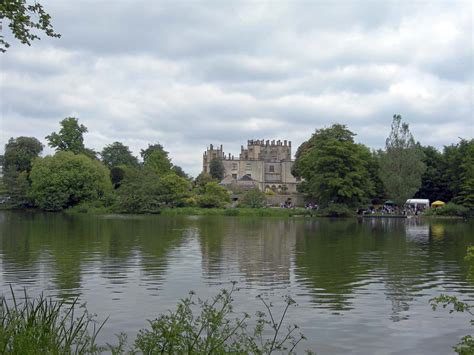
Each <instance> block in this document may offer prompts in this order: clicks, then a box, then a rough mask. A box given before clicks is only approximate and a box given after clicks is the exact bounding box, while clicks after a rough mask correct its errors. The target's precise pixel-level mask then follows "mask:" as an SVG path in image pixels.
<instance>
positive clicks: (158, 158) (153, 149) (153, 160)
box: [140, 143, 173, 175]
mask: <svg viewBox="0 0 474 355" xmlns="http://www.w3.org/2000/svg"><path fill="white" fill-rule="evenodd" d="M140 155H141V157H142V158H143V165H144V166H145V168H147V169H151V170H153V171H154V172H156V173H157V174H158V175H166V174H168V173H169V172H170V171H171V168H172V167H173V164H171V159H170V158H169V157H168V152H167V151H165V150H164V148H163V146H162V145H161V144H159V143H157V144H149V145H148V148H147V149H142V150H141V152H140Z"/></svg>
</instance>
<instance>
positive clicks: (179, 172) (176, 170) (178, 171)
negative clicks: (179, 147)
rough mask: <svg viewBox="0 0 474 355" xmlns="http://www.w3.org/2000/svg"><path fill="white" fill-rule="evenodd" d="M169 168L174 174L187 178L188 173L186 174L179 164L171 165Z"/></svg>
mask: <svg viewBox="0 0 474 355" xmlns="http://www.w3.org/2000/svg"><path fill="white" fill-rule="evenodd" d="M171 170H173V172H174V173H175V174H176V175H178V176H179V177H182V178H184V179H189V176H188V174H186V173H185V172H184V170H183V169H182V168H181V167H180V166H178V165H173V168H172V169H171Z"/></svg>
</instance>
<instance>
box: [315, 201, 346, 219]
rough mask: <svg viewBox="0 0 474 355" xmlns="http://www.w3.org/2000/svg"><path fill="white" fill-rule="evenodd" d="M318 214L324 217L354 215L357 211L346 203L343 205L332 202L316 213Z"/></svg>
mask: <svg viewBox="0 0 474 355" xmlns="http://www.w3.org/2000/svg"><path fill="white" fill-rule="evenodd" d="M316 214H317V215H318V216H322V217H353V216H355V212H354V211H353V210H352V209H350V208H349V207H347V206H346V205H341V204H337V203H332V204H330V205H329V206H327V207H324V208H322V209H320V210H318V212H317V213H316Z"/></svg>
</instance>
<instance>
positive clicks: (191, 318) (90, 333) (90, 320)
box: [0, 283, 305, 354]
mask: <svg viewBox="0 0 474 355" xmlns="http://www.w3.org/2000/svg"><path fill="white" fill-rule="evenodd" d="M236 290H237V289H236V287H235V283H233V285H232V288H231V289H230V290H225V289H223V290H221V292H220V293H219V294H218V295H217V296H215V297H213V298H212V299H210V300H201V299H197V300H196V297H195V294H194V292H192V291H191V292H190V293H189V296H188V297H186V298H185V299H183V300H181V301H180V302H179V303H178V305H177V308H176V310H175V311H169V312H167V313H165V314H162V315H160V316H159V317H158V318H156V319H154V320H151V321H149V324H150V327H148V328H146V329H141V330H140V331H139V332H138V335H137V337H136V339H135V341H134V343H133V344H132V345H131V346H130V353H132V354H135V353H143V354H158V353H161V354H163V353H165V354H185V353H186V354H211V353H212V354H223V353H238V354H248V353H252V354H270V353H272V352H274V351H278V352H284V353H288V354H292V353H294V350H295V348H296V346H297V345H298V344H299V343H300V342H301V341H302V340H303V339H305V337H304V336H303V334H301V333H298V329H299V328H298V326H297V325H287V326H284V320H285V316H286V314H287V312H288V310H289V308H290V307H291V306H293V305H295V301H294V300H293V299H291V298H290V297H286V298H285V307H284V309H283V312H282V313H281V316H280V317H277V315H276V314H275V313H274V311H273V310H272V307H273V306H272V304H271V303H268V302H267V301H265V300H264V299H263V298H262V297H261V296H257V298H258V299H259V300H260V301H261V302H262V304H263V306H264V311H257V312H256V314H255V321H254V324H255V326H254V328H253V329H249V328H248V326H247V321H248V320H249V319H250V318H251V317H250V315H249V314H247V313H241V314H237V313H234V311H233V306H232V303H233V301H234V299H233V294H234V292H235V291H236ZM12 295H13V306H9V305H8V303H7V302H6V299H5V297H3V296H2V297H1V298H0V323H1V327H0V353H2V354H4V353H14V354H98V353H102V352H105V351H109V352H112V354H122V353H125V347H126V346H127V337H126V335H125V334H124V333H121V334H119V335H117V338H118V340H119V344H118V345H116V346H114V345H110V344H107V346H99V345H97V344H96V338H97V335H98V333H99V332H100V330H101V329H102V327H103V326H104V324H105V322H106V321H107V320H105V321H104V322H102V323H98V322H97V321H96V320H95V319H94V317H93V316H91V315H90V314H89V313H88V312H87V310H86V309H85V308H84V306H81V308H83V311H82V312H80V314H79V316H78V315H77V311H76V309H77V301H78V299H76V300H74V302H73V303H72V304H71V305H69V306H68V305H66V304H65V301H53V300H52V299H49V298H48V299H47V298H44V297H43V296H40V297H39V298H38V299H36V300H30V299H28V297H27V296H26V291H25V300H24V302H23V303H17V301H16V298H15V295H14V293H13V291H12ZM197 309H199V310H200V312H199V314H195V313H194V312H195V311H196V310H197Z"/></svg>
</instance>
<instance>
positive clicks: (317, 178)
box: [293, 124, 373, 206]
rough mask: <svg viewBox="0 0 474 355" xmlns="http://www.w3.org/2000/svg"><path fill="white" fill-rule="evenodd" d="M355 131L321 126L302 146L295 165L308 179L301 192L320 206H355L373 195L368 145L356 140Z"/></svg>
mask: <svg viewBox="0 0 474 355" xmlns="http://www.w3.org/2000/svg"><path fill="white" fill-rule="evenodd" d="M353 137H354V133H352V132H351V131H349V130H348V129H347V128H346V126H344V125H340V124H334V125H332V126H331V127H329V128H324V129H319V130H316V132H315V133H314V134H313V136H312V137H311V138H310V140H309V141H308V142H305V143H303V145H302V147H303V148H301V149H299V152H298V157H297V159H296V161H295V164H294V166H293V173H294V175H295V176H300V177H303V178H304V181H303V182H302V183H301V191H302V192H303V193H304V194H305V195H306V196H307V197H309V198H311V199H316V200H317V201H318V202H319V204H320V205H322V206H327V205H328V204H329V203H331V202H333V203H342V204H346V205H355V204H358V203H360V202H361V201H364V200H365V199H367V198H368V197H369V196H371V195H372V194H373V182H372V181H371V179H370V176H369V172H368V169H367V162H366V161H364V157H365V156H366V154H367V151H366V148H365V147H364V148H362V147H361V145H358V144H356V143H354V138H353Z"/></svg>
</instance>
